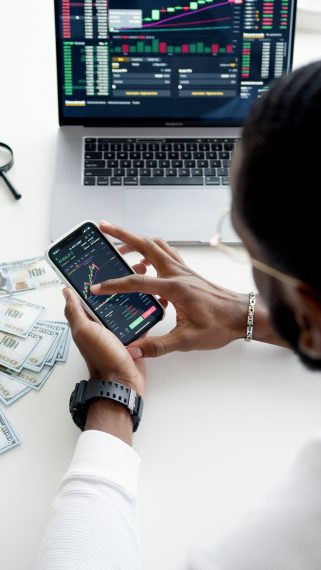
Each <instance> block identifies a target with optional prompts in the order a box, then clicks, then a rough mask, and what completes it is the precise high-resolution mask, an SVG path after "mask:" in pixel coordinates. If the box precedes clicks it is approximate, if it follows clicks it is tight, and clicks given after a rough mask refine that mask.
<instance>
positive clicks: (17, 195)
mask: <svg viewBox="0 0 321 570" xmlns="http://www.w3.org/2000/svg"><path fill="white" fill-rule="evenodd" d="M0 176H2V178H3V180H4V181H5V183H6V185H7V186H8V188H9V190H10V192H11V194H12V196H13V197H14V198H15V199H16V200H20V198H22V196H21V194H19V192H17V190H16V189H15V188H14V186H12V184H11V182H10V180H8V178H7V177H6V175H5V173H4V172H0Z"/></svg>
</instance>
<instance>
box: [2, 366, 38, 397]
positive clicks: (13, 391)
mask: <svg viewBox="0 0 321 570" xmlns="http://www.w3.org/2000/svg"><path fill="white" fill-rule="evenodd" d="M30 390H31V388H29V387H28V386H26V385H25V384H22V382H18V380H14V379H13V378H11V377H10V376H9V375H8V374H5V373H4V372H1V370H0V401H1V402H3V403H4V404H5V405H6V406H10V405H11V404H13V403H14V402H16V401H17V400H19V399H20V398H22V396H24V395H25V394H28V392H30Z"/></svg>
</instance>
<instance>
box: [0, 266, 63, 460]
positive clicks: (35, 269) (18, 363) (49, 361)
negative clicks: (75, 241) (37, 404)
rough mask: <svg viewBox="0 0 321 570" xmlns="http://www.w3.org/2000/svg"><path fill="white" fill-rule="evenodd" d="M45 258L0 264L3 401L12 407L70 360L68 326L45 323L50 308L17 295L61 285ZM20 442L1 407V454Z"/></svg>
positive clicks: (0, 386) (0, 392)
mask: <svg viewBox="0 0 321 570" xmlns="http://www.w3.org/2000/svg"><path fill="white" fill-rule="evenodd" d="M60 284H61V282H60V280H59V279H58V278H57V276H56V275H55V273H54V272H53V271H52V269H51V268H50V267H49V266H48V264H47V263H46V261H45V260H44V258H40V257H39V258H34V259H29V260H24V261H19V262H13V263H3V264H1V265H0V403H2V404H4V405H5V406H10V405H11V404H13V403H14V402H16V401H17V400H19V399H20V398H22V397H23V396H25V395H26V394H28V392H30V391H31V390H40V389H41V388H42V387H43V385H44V384H45V382H46V381H47V379H48V378H49V376H50V374H51V372H52V371H53V369H54V366H55V364H56V363H57V362H66V360H67V356H68V351H69V345H70V332H69V327H68V324H67V323H66V322H63V321H48V320H45V318H44V315H45V310H46V309H45V307H44V306H42V305H39V304H37V303H34V302H30V301H26V300H24V299H23V298H21V296H20V295H17V293H21V292H29V291H32V290H39V289H42V288H44V287H49V286H53V285H60ZM19 443H20V439H19V437H18V436H17V434H16V432H15V430H14V428H13V427H12V425H11V423H10V422H9V420H8V419H7V418H6V416H5V414H4V413H3V411H2V410H1V408H0V453H2V452H4V451H7V450H8V449H12V447H14V446H15V445H18V444H19Z"/></svg>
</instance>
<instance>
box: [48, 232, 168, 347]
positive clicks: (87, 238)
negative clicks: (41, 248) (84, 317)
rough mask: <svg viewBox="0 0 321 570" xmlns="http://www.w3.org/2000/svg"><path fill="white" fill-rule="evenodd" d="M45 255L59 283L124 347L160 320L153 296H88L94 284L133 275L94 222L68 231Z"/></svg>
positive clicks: (138, 294)
mask: <svg viewBox="0 0 321 570" xmlns="http://www.w3.org/2000/svg"><path fill="white" fill-rule="evenodd" d="M45 256H46V259H47V261H48V263H49V264H50V265H51V267H53V269H54V270H55V271H56V273H57V274H58V275H59V276H60V277H61V279H62V281H63V282H64V283H65V284H66V285H67V286H68V287H71V288H72V289H74V291H76V293H77V294H78V295H79V297H80V300H81V303H82V305H83V307H84V309H85V310H86V311H87V313H88V314H89V315H90V316H91V317H92V318H93V319H94V320H95V321H97V322H99V323H101V324H103V325H104V326H105V327H106V328H107V329H109V330H110V331H112V332H113V333H114V334H115V335H116V336H117V338H119V340H121V342H122V343H123V344H124V345H126V346H127V345H128V344H130V343H131V342H132V341H134V340H136V339H137V338H139V337H140V336H141V335H142V334H144V333H145V332H147V331H148V330H149V329H151V328H152V327H153V326H154V325H156V323H158V322H159V321H161V320H162V319H163V317H164V309H163V307H162V305H161V304H160V303H159V302H158V301H157V299H156V298H155V297H154V296H153V295H146V294H145V293H115V294H114V295H109V296H108V295H99V296H97V295H92V294H91V291H90V287H91V285H94V284H95V283H101V282H102V281H106V280H107V279H116V278H117V279H118V278H120V277H126V276H127V275H132V274H133V273H135V272H134V270H133V269H132V268H131V267H130V265H128V263H127V262H126V261H125V259H124V258H123V256H122V255H120V253H119V252H118V250H117V249H116V248H115V247H114V245H112V243H111V242H110V241H109V240H108V239H107V238H106V236H105V235H104V234H103V233H102V232H101V231H100V229H99V228H98V226H97V225H96V224H95V223H94V222H91V221H85V222H82V223H81V224H80V225H78V226H76V227H75V228H73V229H72V230H70V231H69V232H68V233H67V234H65V235H64V236H62V237H61V238H60V239H58V240H57V241H55V242H54V243H53V244H52V245H51V246H50V247H49V248H48V249H47V251H46V253H45Z"/></svg>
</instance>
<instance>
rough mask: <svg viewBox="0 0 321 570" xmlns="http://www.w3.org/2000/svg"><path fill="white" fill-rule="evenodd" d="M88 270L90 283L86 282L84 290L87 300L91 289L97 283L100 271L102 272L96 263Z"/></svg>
mask: <svg viewBox="0 0 321 570" xmlns="http://www.w3.org/2000/svg"><path fill="white" fill-rule="evenodd" d="M88 268H89V274H88V281H85V282H84V289H83V294H84V297H85V299H88V296H89V291H90V287H91V286H92V285H93V284H94V283H95V277H96V275H97V273H98V271H100V269H99V267H98V266H97V265H96V264H95V263H92V264H91V265H89V267H88Z"/></svg>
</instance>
